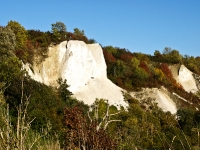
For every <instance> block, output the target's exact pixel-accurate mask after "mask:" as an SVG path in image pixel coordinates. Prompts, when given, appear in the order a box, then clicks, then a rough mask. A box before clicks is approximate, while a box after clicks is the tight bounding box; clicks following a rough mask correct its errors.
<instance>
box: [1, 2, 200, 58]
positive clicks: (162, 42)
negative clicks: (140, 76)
mask: <svg viewBox="0 0 200 150" xmlns="http://www.w3.org/2000/svg"><path fill="white" fill-rule="evenodd" d="M10 20H14V21H17V22H19V23H20V24H21V25H22V26H24V27H25V28H26V29H38V30H41V31H48V30H49V31H50V30H51V24H52V23H55V22H56V21H61V22H63V23H64V24H65V25H66V27H67V31H69V32H73V29H74V28H79V29H81V30H84V31H85V35H86V36H87V37H88V38H94V39H95V40H96V41H97V42H98V43H100V44H101V45H102V46H108V45H111V46H114V47H121V48H126V49H128V50H129V51H131V52H141V53H145V54H151V55H153V53H154V52H155V50H159V51H160V52H162V51H163V49H164V48H165V47H171V48H172V49H176V50H178V51H179V52H180V54H182V55H185V54H187V55H189V56H195V57H196V56H200V0H126V1H122V0H115V1H114V0H110V1H109V0H99V1H95V0H76V1H75V0H74V1H73V0H57V1H55V0H32V1H29V0H3V1H1V9H0V25H3V26H5V25H6V24H7V22H8V21H10Z"/></svg>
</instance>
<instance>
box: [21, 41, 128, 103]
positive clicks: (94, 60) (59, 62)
mask: <svg viewBox="0 0 200 150" xmlns="http://www.w3.org/2000/svg"><path fill="white" fill-rule="evenodd" d="M24 67H25V68H26V70H27V72H28V73H29V75H30V76H31V77H32V78H33V79H34V80H36V81H38V82H41V83H44V84H46V85H51V86H57V81H56V80H57V79H58V78H62V79H63V80H64V79H66V80H67V84H68V85H69V86H70V87H69V90H70V91H71V92H72V93H73V94H74V96H75V97H76V98H77V99H78V100H82V101H83V102H84V103H86V104H89V105H91V104H92V103H93V102H94V101H95V99H96V98H99V99H100V98H103V99H107V100H108V102H109V104H111V105H122V106H125V107H126V106H127V103H126V102H124V97H123V94H122V89H121V88H119V87H118V86H116V85H115V84H113V83H112V82H111V81H110V80H109V79H107V72H106V69H107V66H106V63H105V59H104V56H103V51H102V48H101V46H100V45H99V44H85V43H84V42H82V41H69V42H68V41H64V42H62V43H60V44H59V45H57V46H52V47H49V51H48V58H46V59H45V60H44V61H43V62H42V63H41V64H36V63H35V64H34V65H33V66H32V70H33V71H32V70H31V69H30V67H29V65H27V64H26V65H25V66H24Z"/></svg>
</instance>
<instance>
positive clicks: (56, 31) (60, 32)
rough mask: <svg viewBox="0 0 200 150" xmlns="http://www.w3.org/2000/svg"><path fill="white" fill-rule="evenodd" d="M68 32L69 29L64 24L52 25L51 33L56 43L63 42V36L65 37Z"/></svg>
mask: <svg viewBox="0 0 200 150" xmlns="http://www.w3.org/2000/svg"><path fill="white" fill-rule="evenodd" d="M66 31H67V28H66V26H65V24H64V23H63V22H56V23H53V24H51V32H52V33H53V36H54V38H55V40H56V41H59V40H61V37H62V36H65V35H64V34H65V32H66Z"/></svg>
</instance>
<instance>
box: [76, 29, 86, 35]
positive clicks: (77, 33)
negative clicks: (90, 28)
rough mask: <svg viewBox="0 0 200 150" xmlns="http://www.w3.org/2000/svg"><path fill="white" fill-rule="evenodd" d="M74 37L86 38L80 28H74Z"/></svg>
mask: <svg viewBox="0 0 200 150" xmlns="http://www.w3.org/2000/svg"><path fill="white" fill-rule="evenodd" d="M74 35H78V36H85V33H84V30H80V29H78V28H74Z"/></svg>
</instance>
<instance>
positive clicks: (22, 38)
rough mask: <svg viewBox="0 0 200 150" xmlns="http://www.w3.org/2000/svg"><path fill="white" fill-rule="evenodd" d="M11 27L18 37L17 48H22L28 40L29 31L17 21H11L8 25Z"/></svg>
mask: <svg viewBox="0 0 200 150" xmlns="http://www.w3.org/2000/svg"><path fill="white" fill-rule="evenodd" d="M6 27H9V28H10V29H11V30H12V31H13V33H14V34H15V37H16V49H22V48H23V47H24V46H25V43H26V41H27V31H26V29H25V28H24V27H23V26H22V25H21V24H19V23H18V22H17V21H12V20H11V21H9V22H8V24H7V26H6Z"/></svg>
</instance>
